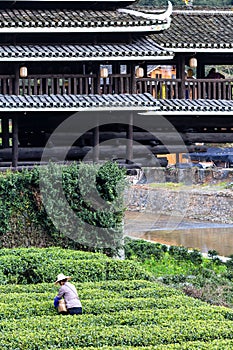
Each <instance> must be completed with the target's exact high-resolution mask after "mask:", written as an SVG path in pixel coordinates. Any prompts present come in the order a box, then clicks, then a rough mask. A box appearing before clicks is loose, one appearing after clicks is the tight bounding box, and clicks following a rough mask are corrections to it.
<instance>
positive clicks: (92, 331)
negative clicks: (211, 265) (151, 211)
mask: <svg viewBox="0 0 233 350" xmlns="http://www.w3.org/2000/svg"><path fill="white" fill-rule="evenodd" d="M4 251H5V254H3V251H1V250H0V252H1V253H0V268H1V271H2V272H3V273H4V272H5V271H7V273H8V275H7V277H8V278H9V280H13V275H12V274H11V273H13V274H14V273H18V274H19V276H22V274H23V271H24V269H27V268H28V267H29V266H30V268H32V267H33V269H34V270H35V276H37V277H38V276H39V274H38V269H41V271H43V269H44V273H49V274H50V273H51V275H49V282H43V283H36V284H35V283H30V284H9V283H8V284H4V285H3V284H2V285H0V329H1V349H3V350H4V349H8V350H22V349H27V350H42V349H43V350H44V349H66V350H74V349H75V350H77V349H80V350H81V349H82V350H83V349H86V350H95V349H100V348H102V349H105V350H127V349H128V350H152V349H158V350H163V349H164V350H165V349H166V350H167V349H168V350H170V349H183V350H192V349H203V350H206V349H219V350H220V349H221V350H226V349H230V348H231V347H232V345H233V333H232V326H233V310H231V309H229V308H226V307H217V306H210V305H208V304H207V303H205V302H203V301H201V300H198V299H194V298H190V297H188V296H186V295H185V294H184V293H183V292H182V291H180V290H177V289H173V288H170V287H168V286H165V285H162V284H160V283H158V282H156V281H153V280H152V279H147V280H145V279H137V280H135V279H134V277H133V276H134V274H136V275H137V276H139V275H140V276H144V277H145V276H147V272H145V271H144V274H143V270H140V271H139V270H138V268H139V266H138V265H137V264H135V262H133V261H127V260H126V261H123V262H122V261H118V260H113V259H110V258H108V257H106V256H105V255H102V254H96V256H95V254H92V253H85V254H84V253H79V252H75V251H72V250H65V251H64V250H62V249H60V248H49V249H43V248H42V249H38V250H37V249H29V250H28V251H27V250H25V249H15V254H12V252H10V251H8V250H4ZM27 252H28V253H27ZM59 252H60V254H59ZM89 254H90V256H89V257H88V255H89ZM14 258H15V261H14ZM43 259H44V261H46V259H47V267H46V266H45V265H46V264H45V263H44V261H43ZM62 260H64V262H65V265H64V267H67V268H68V270H67V273H68V274H70V275H72V277H73V280H72V281H73V283H74V284H75V286H76V288H77V290H78V293H79V296H80V299H81V302H82V306H83V314H82V315H79V316H64V315H59V314H58V313H57V310H56V309H55V308H54V306H53V298H54V296H55V295H56V294H57V291H58V288H59V286H56V285H54V278H55V277H56V276H53V277H52V271H53V268H54V269H56V268H57V266H58V264H60V263H61V261H62ZM19 263H20V265H21V266H18V264H19ZM37 264H39V265H41V266H37ZM102 265H103V266H104V268H103V269H102V267H101V268H100V266H102ZM78 267H79V268H78ZM81 269H83V270H84V271H83V274H82V270H81ZM88 270H89V272H88ZM107 271H108V272H107ZM135 271H136V272H137V273H136V272H135ZM59 272H63V271H61V270H60V271H59ZM41 273H42V272H41ZM98 273H100V274H101V275H100V276H99V277H101V278H102V280H100V281H97V280H96V279H97V278H96V275H98ZM78 274H81V275H82V277H83V278H84V277H85V276H87V277H88V278H90V277H91V276H92V277H91V278H92V279H91V280H90V281H80V280H79V276H78ZM3 276H4V275H3ZM35 276H34V278H35ZM127 276H128V279H124V280H121V279H118V278H122V277H124V278H127ZM99 277H98V278H99ZM113 277H115V278H116V279H115V280H114V279H112V278H113ZM144 277H140V278H144ZM110 278H111V279H110ZM38 280H39V278H38Z"/></svg>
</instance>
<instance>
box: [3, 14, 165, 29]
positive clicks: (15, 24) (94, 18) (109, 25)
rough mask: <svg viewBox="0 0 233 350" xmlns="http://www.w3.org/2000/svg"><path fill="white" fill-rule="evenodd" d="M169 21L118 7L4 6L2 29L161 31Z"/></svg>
mask: <svg viewBox="0 0 233 350" xmlns="http://www.w3.org/2000/svg"><path fill="white" fill-rule="evenodd" d="M144 12H148V10H146V9H145V11H144ZM169 25H170V20H169V19H165V20H157V19H146V18H144V17H143V16H136V15H134V14H128V13H122V12H119V11H118V10H77V9H73V10H72V9H44V10H42V9H0V33H3V32H4V33H6V32H10V33H12V32H15V33H20V32H40V33H42V32H48V30H49V32H50V33H51V32H85V33H87V32H111V31H112V30H114V31H123V32H125V31H127V32H133V31H152V30H153V31H158V30H163V29H166V28H168V27H169Z"/></svg>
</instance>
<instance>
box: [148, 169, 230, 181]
mask: <svg viewBox="0 0 233 350" xmlns="http://www.w3.org/2000/svg"><path fill="white" fill-rule="evenodd" d="M143 171H144V173H145V175H146V180H147V183H151V182H156V183H157V182H160V183H161V182H182V183H184V184H187V185H190V184H202V183H206V182H208V183H209V182H210V183H217V182H220V181H227V182H231V181H233V169H232V168H208V169H200V168H197V167H193V168H186V169H178V168H175V167H167V168H152V167H151V168H143Z"/></svg>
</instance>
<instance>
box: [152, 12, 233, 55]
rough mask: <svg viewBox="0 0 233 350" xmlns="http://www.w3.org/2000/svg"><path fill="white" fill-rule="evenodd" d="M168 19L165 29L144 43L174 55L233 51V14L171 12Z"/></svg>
mask: <svg viewBox="0 0 233 350" xmlns="http://www.w3.org/2000/svg"><path fill="white" fill-rule="evenodd" d="M171 19H172V21H171V25H170V27H169V28H168V29H166V30H164V31H162V32H159V33H154V34H149V35H148V36H147V39H149V38H151V39H152V40H154V41H155V42H157V43H158V44H159V45H161V46H163V47H164V48H167V49H173V50H174V51H176V50H180V49H183V50H182V51H185V50H188V49H192V48H195V49H197V50H198V49H200V50H201V49H210V50H211V49H216V48H218V49H223V50H227V49H230V50H232V48H233V30H232V28H233V11H232V10H231V11H229V10H221V11H220V10H214V11H213V10H211V9H209V10H206V9H204V10H198V11H196V10H195V8H194V10H173V13H172V15H171Z"/></svg>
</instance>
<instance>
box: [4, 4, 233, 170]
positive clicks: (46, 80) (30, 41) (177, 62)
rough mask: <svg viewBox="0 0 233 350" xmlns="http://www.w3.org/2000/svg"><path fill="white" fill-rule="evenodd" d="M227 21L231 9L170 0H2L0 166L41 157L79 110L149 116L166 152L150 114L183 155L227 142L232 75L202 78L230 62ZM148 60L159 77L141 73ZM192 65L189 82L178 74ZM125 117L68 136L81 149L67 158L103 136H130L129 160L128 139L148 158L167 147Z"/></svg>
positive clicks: (78, 156)
mask: <svg viewBox="0 0 233 350" xmlns="http://www.w3.org/2000/svg"><path fill="white" fill-rule="evenodd" d="M232 22H233V14H232V11H231V10H230V9H229V10H226V9H225V10H224V9H217V10H216V9H215V10H210V9H205V10H195V8H193V9H186V8H182V9H178V8H177V9H176V8H172V5H171V3H168V5H167V4H164V7H163V8H143V7H137V6H136V5H135V4H134V1H122V2H121V1H118V2H117V1H95V2H93V3H91V2H85V1H57V2H54V1H41V2H39V1H37V2H35V1H15V2H12V1H1V5H0V33H1V36H0V111H1V114H0V118H1V134H0V138H1V149H0V163H1V165H7V166H8V165H12V166H13V167H17V165H18V164H20V163H22V162H23V163H26V162H35V161H39V160H40V156H41V152H39V151H40V150H42V149H43V147H44V146H45V145H46V142H47V141H48V139H49V137H50V135H51V134H52V133H53V132H54V130H55V129H56V128H57V127H58V126H59V125H60V123H61V122H63V121H64V120H66V119H67V118H68V117H69V116H70V115H71V114H73V113H75V112H80V111H84V110H89V111H90V110H91V111H92V112H93V113H95V110H96V111H98V110H99V111H100V110H104V111H105V110H106V111H109V112H110V113H111V111H114V110H115V111H116V110H118V111H119V110H124V111H130V110H131V111H134V113H136V112H140V113H141V112H143V113H145V118H146V115H147V116H148V115H149V114H146V113H150V116H152V115H154V120H155V123H154V128H153V132H163V133H164V135H166V137H164V139H163V140H164V142H165V143H166V145H169V146H170V149H173V150H174V152H176V151H177V152H178V151H179V147H176V145H175V144H174V139H173V137H172V133H168V130H167V129H164V130H163V129H162V130H160V128H159V127H158V122H157V118H158V117H157V115H158V114H161V115H163V116H164V117H165V118H166V120H167V121H168V122H169V123H171V125H172V126H173V127H174V128H175V129H176V130H177V132H178V133H179V134H180V135H181V139H182V140H183V143H184V144H185V145H186V146H187V150H188V151H189V147H192V150H193V147H195V143H196V142H199V143H200V142H231V141H232V135H233V134H232V130H233V120H232V109H233V103H232V94H233V79H232V78H228V77H225V78H224V79H212V78H206V74H207V69H206V67H207V66H208V67H209V66H216V65H225V66H227V65H231V64H232V62H233V60H232V58H233V47H232V45H233V44H232V42H233V41H232V36H233V34H232V29H231V28H232ZM151 65H155V66H163V67H164V69H165V70H167V74H166V76H165V77H160V76H153V77H152V76H151V75H149V74H148V67H149V66H151ZM171 66H173V67H175V72H176V74H175V75H173V76H172V75H171V74H170V70H169V68H166V67H171ZM190 67H192V69H193V70H194V71H195V78H194V79H189V78H188V77H187V76H186V73H185V72H186V71H187V69H189V68H190ZM148 111H150V112H148ZM77 118H78V117H77ZM130 118H131V117H129V121H126V123H125V124H127V125H126V126H123V124H122V125H121V126H119V125H116V124H115V125H113V124H111V118H110V119H109V125H108V126H107V127H95V128H94V129H93V130H92V129H91V130H89V131H88V133H87V135H86V136H85V137H83V138H82V139H81V141H77V142H76V146H77V147H79V148H80V152H78V151H77V152H76V153H75V154H76V155H75V156H73V159H75V160H80V159H83V154H84V152H83V151H84V148H83V149H81V147H92V146H93V145H97V144H98V143H99V142H102V141H104V140H107V139H108V137H109V138H114V137H117V138H127V139H129V140H130V142H129V143H128V146H127V147H128V148H127V149H126V158H127V159H130V158H132V157H133V140H137V142H140V143H142V144H143V145H146V146H147V147H148V148H149V150H150V152H151V148H153V152H152V153H153V154H154V155H156V154H161V153H166V152H167V149H166V147H163V146H164V145H163V144H161V141H160V140H159V137H158V138H156V137H155V136H151V135H150V134H149V133H148V132H147V131H148V130H146V125H145V130H143V128H138V127H136V126H134V121H133V119H132V118H131V119H130ZM145 120H146V119H145ZM172 132H173V131H172ZM63 136H64V135H63ZM63 136H62V135H61V138H62V137H63ZM161 146H162V147H161ZM119 149H120V148H119ZM115 153H116V152H114V154H115ZM122 154H123V151H121V153H120V156H122ZM71 158H72V157H71ZM95 159H96V160H98V155H97V154H96V155H95Z"/></svg>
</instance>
